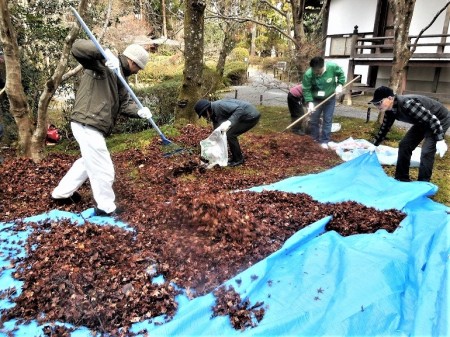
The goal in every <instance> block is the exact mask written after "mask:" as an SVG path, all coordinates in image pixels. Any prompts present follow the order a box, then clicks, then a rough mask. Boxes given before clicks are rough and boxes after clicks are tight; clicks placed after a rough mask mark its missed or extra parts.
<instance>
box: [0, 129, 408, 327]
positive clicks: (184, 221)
mask: <svg viewBox="0 0 450 337" xmlns="http://www.w3.org/2000/svg"><path fill="white" fill-rule="evenodd" d="M209 132H210V130H209V129H204V128H199V127H195V126H187V127H185V128H184V129H183V130H181V135H180V136H179V137H178V138H176V139H174V140H173V141H174V142H175V143H177V144H180V145H182V146H184V147H185V148H186V151H184V152H182V153H180V154H178V155H176V156H173V157H168V158H164V157H163V156H162V151H161V148H160V145H159V140H157V139H155V140H154V142H153V143H152V144H151V146H149V147H148V148H146V149H145V150H136V149H133V150H128V151H125V152H122V153H119V154H114V155H113V161H114V163H115V169H116V183H115V186H114V189H115V191H116V196H117V201H118V204H119V205H120V206H121V207H123V208H125V210H126V211H125V213H123V214H121V220H123V221H125V222H126V223H127V224H129V226H130V227H132V229H133V230H132V231H129V230H126V229H120V228H116V227H111V226H98V225H95V224H92V223H89V221H87V222H86V223H85V224H83V225H74V224H71V223H69V222H68V221H54V220H48V221H43V222H41V223H36V224H31V226H33V229H34V230H33V234H32V235H30V237H29V239H28V242H27V246H26V247H27V256H26V257H25V258H24V259H20V260H13V263H12V265H13V266H14V267H15V268H16V272H15V274H14V277H16V278H18V279H20V280H22V281H24V285H23V291H22V293H21V295H20V296H18V297H17V298H14V299H13V293H14V292H13V291H11V292H10V293H11V294H3V295H4V296H8V297H10V298H11V299H12V301H15V302H16V306H15V307H14V308H12V309H10V310H8V311H6V312H4V313H2V320H7V319H10V318H14V317H15V318H21V319H26V320H29V319H38V320H40V322H52V321H64V322H70V323H73V324H74V325H84V326H88V327H89V328H91V329H93V330H97V331H103V332H108V333H110V334H112V335H120V334H123V333H127V328H128V327H129V326H130V325H131V324H132V323H134V322H138V321H142V320H145V319H152V318H154V317H156V316H160V315H163V314H164V315H166V316H167V319H170V318H171V317H172V316H173V314H174V313H175V312H176V309H177V304H176V302H175V296H176V294H178V291H177V290H175V289H174V287H173V283H175V284H176V285H177V286H179V287H181V288H183V289H185V292H186V294H187V295H188V296H190V297H195V296H199V295H202V294H205V293H207V292H210V291H212V290H214V289H216V288H217V287H218V286H219V285H220V284H222V283H223V282H224V281H225V280H227V279H229V278H231V277H233V276H234V275H236V274H237V273H239V272H240V271H242V270H245V269H247V268H248V267H249V266H251V265H253V264H255V263H256V262H258V261H260V260H262V259H264V258H265V257H267V256H268V255H270V254H271V253H273V252H275V251H276V250H278V249H279V248H280V247H281V246H282V245H283V243H284V242H285V241H286V240H287V239H288V238H289V237H290V236H292V235H293V234H294V233H295V232H297V231H298V230H300V229H302V228H304V227H305V226H308V225H309V224H311V223H313V222H315V221H317V220H319V219H322V218H324V217H325V216H329V215H332V217H333V218H332V220H331V221H330V222H329V223H328V225H327V227H326V230H335V231H337V232H339V233H340V234H341V235H344V236H346V235H353V234H360V233H373V232H375V231H377V230H378V229H385V230H387V231H389V232H392V231H394V230H395V229H396V228H397V226H398V224H399V223H400V221H401V220H402V219H403V217H404V214H402V213H401V212H398V211H396V210H388V211H378V210H376V209H374V208H369V207H366V206H363V205H361V204H358V203H356V202H351V201H348V202H342V203H335V204H323V203H319V202H317V201H315V200H313V199H312V198H311V197H310V196H309V195H306V194H303V193H298V194H290V193H283V192H275V191H271V192H269V191H265V192H261V193H254V192H249V191H245V189H247V188H250V187H253V186H256V185H262V184H269V183H273V182H276V181H279V180H281V179H283V178H287V177H290V176H294V175H304V174H307V173H314V172H319V171H323V170H324V169H326V168H329V167H332V166H334V165H336V164H338V163H339V162H340V159H339V157H337V155H336V154H334V153H333V152H331V151H326V150H323V149H321V148H320V147H319V146H318V145H317V144H316V143H314V142H312V141H311V139H310V138H309V137H307V136H297V135H293V134H289V133H279V134H270V135H264V136H260V135H255V134H251V133H248V134H246V135H244V136H243V137H241V138H242V139H241V146H242V148H243V151H244V153H245V157H246V162H245V165H243V166H240V167H237V168H219V167H216V168H213V169H210V170H205V169H204V167H203V166H201V165H200V163H201V162H200V160H199V157H198V154H199V153H200V149H199V145H198V144H199V142H200V140H202V139H204V138H206V137H207V136H208V134H209ZM75 159H76V157H74V156H69V155H65V154H51V155H50V156H49V157H48V158H47V159H46V160H45V161H44V162H42V163H39V164H35V163H33V162H32V161H30V160H26V159H17V158H7V160H6V161H5V162H4V163H3V164H2V165H0V176H1V177H2V179H1V181H0V191H1V194H0V221H13V222H14V226H15V230H17V231H19V230H23V229H24V227H26V226H30V224H24V223H22V222H21V221H19V220H18V219H20V218H23V217H27V216H31V215H36V214H41V213H43V212H47V211H49V210H51V209H55V208H58V209H61V210H67V211H70V212H75V213H77V212H81V211H83V210H85V209H86V208H89V207H93V206H94V205H95V204H94V201H93V199H92V196H91V191H90V188H89V184H88V183H86V184H85V185H83V186H82V187H81V188H80V190H79V192H80V194H81V195H82V197H83V200H82V202H80V203H78V204H76V205H69V206H58V205H56V204H55V203H53V202H52V200H51V198H50V193H51V191H52V189H53V188H54V187H55V186H56V184H57V182H58V181H59V180H60V179H61V178H62V176H63V175H64V174H65V173H66V172H67V170H68V169H69V167H70V166H71V164H72V163H73V162H74V161H75ZM155 275H163V276H164V280H165V281H164V282H162V283H158V284H154V283H152V282H151V280H152V277H153V276H155ZM221 294H222V293H221ZM222 295H225V294H222ZM245 308H246V307H245V306H244V307H240V309H239V310H241V311H242V310H246V309H245ZM247 309H248V308H247ZM241 313H242V312H241ZM246 315H247V316H248V313H247V314H246ZM246 315H243V316H237V317H246ZM234 321H235V322H234V323H233V325H235V326H236V327H238V328H242V327H246V326H248V324H249V323H248V322H247V323H246V322H245V321H244V318H242V321H241V319H239V318H237V319H236V318H235V319H234ZM121 327H123V328H124V329H123V330H121V332H119V328H121ZM128 335H129V334H128Z"/></svg>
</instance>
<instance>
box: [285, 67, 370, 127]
mask: <svg viewBox="0 0 450 337" xmlns="http://www.w3.org/2000/svg"><path fill="white" fill-rule="evenodd" d="M360 77H361V75H358V76H356V77H355V78H354V79H353V80H351V81H350V82H347V83H346V84H345V85H344V86H343V87H342V89H344V88H345V87H347V86H348V85H350V84H352V83H353V82H355V81H356V80H357V79H358V78H360ZM334 96H336V93H333V94H332V95H330V96H328V97H327V98H326V99H324V100H323V101H322V102H320V103H319V104H317V105H316V106H315V107H314V109H317V108H318V107H320V106H321V105H322V104H324V103H325V102H327V101H328V100H330V99H331V98H333V97H334ZM312 112H313V111H310V112H307V113H305V114H304V115H303V116H302V117H300V118H298V119H297V120H296V121H294V122H292V123H291V124H289V125H288V126H287V127H286V129H284V130H283V131H286V130H287V129H289V128H291V127H293V126H294V125H295V124H297V123H298V122H300V121H301V120H302V119H303V118H305V117H306V116H308V115H310V114H311V113H312Z"/></svg>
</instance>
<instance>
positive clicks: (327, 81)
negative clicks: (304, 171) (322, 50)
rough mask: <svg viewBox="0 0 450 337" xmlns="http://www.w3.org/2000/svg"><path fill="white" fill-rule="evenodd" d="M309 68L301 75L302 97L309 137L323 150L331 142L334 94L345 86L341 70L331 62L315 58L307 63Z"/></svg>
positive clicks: (334, 103) (340, 91)
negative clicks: (308, 114)
mask: <svg viewBox="0 0 450 337" xmlns="http://www.w3.org/2000/svg"><path fill="white" fill-rule="evenodd" d="M309 65H310V68H309V69H308V70H307V71H306V72H305V74H304V75H303V80H302V85H303V97H304V99H305V102H306V105H307V107H308V113H310V114H311V119H310V121H309V123H310V124H309V126H310V130H311V137H312V138H313V139H314V140H315V141H317V142H318V143H320V146H321V147H322V148H324V149H327V148H328V143H329V142H330V141H331V126H332V124H333V115H334V107H335V105H336V98H335V95H334V94H340V93H342V88H343V85H344V84H345V74H344V71H343V70H342V68H341V67H340V66H339V65H337V64H336V63H333V62H329V61H327V62H325V60H324V59H323V58H322V57H320V56H316V57H314V58H313V59H311V61H310V62H309ZM331 95H333V97H332V98H330V99H329V100H328V101H326V102H325V103H324V104H322V105H321V106H320V107H318V108H317V109H316V108H315V107H316V106H317V105H318V104H319V103H321V102H322V101H324V100H325V99H327V98H328V97H330V96H331ZM321 117H322V119H323V122H322V130H320V118H321Z"/></svg>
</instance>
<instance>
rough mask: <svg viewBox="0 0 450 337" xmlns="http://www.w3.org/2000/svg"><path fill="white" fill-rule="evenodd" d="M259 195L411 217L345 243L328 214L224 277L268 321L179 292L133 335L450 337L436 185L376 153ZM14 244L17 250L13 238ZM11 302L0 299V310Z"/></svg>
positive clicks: (3, 282) (35, 329) (446, 219)
mask: <svg viewBox="0 0 450 337" xmlns="http://www.w3.org/2000/svg"><path fill="white" fill-rule="evenodd" d="M263 189H270V190H280V191H287V192H293V193H299V192H302V193H308V194H309V195H311V196H312V197H313V198H315V199H316V200H319V201H321V202H340V201H346V200H353V201H357V202H360V203H362V204H365V205H367V206H371V207H375V208H377V209H380V210H384V209H390V208H396V209H399V210H402V211H404V212H405V213H406V214H407V217H406V218H405V219H404V220H403V221H402V223H401V226H400V227H399V228H398V229H397V230H396V231H395V232H394V233H388V232H386V231H385V230H379V231H377V232H376V233H374V234H360V235H353V236H349V237H341V236H340V235H339V234H337V233H336V232H334V231H331V232H324V228H325V225H326V224H327V222H328V221H329V220H330V217H327V218H324V219H322V220H320V221H318V222H316V223H314V224H311V225H310V226H308V227H307V228H304V229H302V230H300V231H299V232H297V233H296V234H294V235H293V236H292V237H291V238H290V239H289V240H288V241H286V243H285V244H284V246H283V247H282V248H281V249H280V250H279V251H277V252H275V253H273V254H272V255H270V256H269V257H267V258H266V259H264V260H263V261H260V262H259V263H257V264H255V265H254V266H252V267H250V268H249V269H247V270H245V271H244V272H242V273H240V274H239V275H236V276H235V277H234V278H232V279H230V280H228V281H227V282H226V283H225V284H226V285H232V286H233V287H234V288H235V289H236V290H237V291H238V292H239V293H240V295H241V297H242V298H248V299H249V300H250V303H252V304H255V303H256V302H258V301H260V302H264V307H265V309H266V311H265V315H264V318H263V319H262V320H261V322H259V323H258V324H257V326H256V327H254V328H248V329H246V330H244V331H237V330H234V329H233V328H232V326H231V324H230V321H229V319H228V317H214V318H211V315H212V310H211V307H212V306H213V305H214V303H215V298H214V296H213V295H212V294H207V295H205V296H202V297H198V298H195V299H193V300H188V299H187V297H186V296H183V295H180V296H179V297H178V298H177V299H178V301H179V310H178V312H177V314H176V315H175V317H174V318H173V319H172V320H171V321H170V322H167V323H164V324H162V325H159V324H154V321H153V322H141V323H136V324H135V325H133V328H132V331H133V332H136V333H137V332H140V334H139V335H140V336H144V333H143V332H142V331H144V330H147V331H148V332H149V334H150V336H327V335H333V336H448V335H450V332H449V327H448V316H449V313H448V304H449V302H448V281H449V278H448V263H449V256H450V243H449V240H448V238H449V236H448V231H449V228H450V215H449V214H448V212H449V211H450V208H449V207H447V206H445V205H442V204H439V203H436V202H433V201H432V200H430V199H429V198H428V196H430V195H433V194H434V193H436V191H437V187H436V186H435V185H433V184H431V183H425V182H412V183H402V182H398V181H395V180H394V179H392V178H390V177H388V176H387V175H386V174H385V173H384V171H383V169H382V168H381V165H380V164H379V162H378V160H377V157H376V156H373V155H369V154H365V155H362V156H360V157H358V158H355V159H353V160H351V161H349V162H346V163H344V164H341V165H339V166H337V167H335V168H333V169H330V170H328V171H325V172H322V173H319V174H311V175H307V176H303V177H292V178H289V179H285V180H283V181H280V182H278V183H275V184H271V185H267V186H260V187H255V188H252V189H251V190H253V191H261V190H263ZM86 212H88V211H86ZM48 215H51V216H54V217H56V216H68V215H67V214H61V213H58V212H57V211H53V212H51V213H49V214H47V215H43V216H48ZM70 216H74V217H75V218H77V216H75V215H70ZM85 217H86V216H85ZM77 219H78V218H77ZM90 220H91V219H90ZM123 225H124V224H122V226H123ZM9 226H10V225H9ZM1 228H2V231H1V232H0V234H1V235H4V234H5V233H8V224H2V225H1ZM5 235H6V234H5ZM23 235H24V236H26V233H23ZM1 239H2V242H4V241H3V240H4V237H1ZM12 241H14V244H16V245H17V242H18V241H17V240H12ZM11 244H13V243H12V242H11ZM1 258H2V259H4V260H3V261H1V263H2V266H5V265H7V264H8V263H9V260H8V255H7V254H5V253H3V254H2V256H1ZM11 273H12V271H11V269H6V270H4V271H3V272H2V274H1V278H0V288H1V289H3V290H4V289H5V288H8V287H9V286H11V282H17V281H13V279H12V278H11ZM8 283H9V285H8ZM8 305H11V303H8V302H7V300H5V299H3V300H0V308H5V307H8ZM14 323H15V322H7V324H5V327H4V328H3V330H2V331H3V333H0V336H6V332H7V331H8V330H12V328H13V325H14ZM61 324H62V323H61ZM31 335H32V336H39V335H40V336H43V334H42V330H41V327H39V326H38V325H37V324H36V322H32V323H31V324H30V325H19V330H18V331H16V332H15V333H14V336H31ZM72 336H89V332H88V330H87V329H84V328H79V329H78V330H76V331H75V332H74V333H72Z"/></svg>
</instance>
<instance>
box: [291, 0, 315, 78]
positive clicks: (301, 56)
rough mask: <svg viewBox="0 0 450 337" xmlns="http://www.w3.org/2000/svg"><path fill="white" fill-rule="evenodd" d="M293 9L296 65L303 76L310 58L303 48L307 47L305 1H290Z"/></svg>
mask: <svg viewBox="0 0 450 337" xmlns="http://www.w3.org/2000/svg"><path fill="white" fill-rule="evenodd" d="M289 2H290V3H291V7H292V25H293V30H294V37H293V39H294V43H295V65H296V67H297V70H298V71H299V74H300V75H302V74H303V73H304V72H305V70H306V69H305V64H307V61H308V60H309V58H310V55H308V53H305V51H304V50H302V49H303V46H304V45H305V41H306V37H305V30H304V28H303V15H304V11H305V0H290V1H289Z"/></svg>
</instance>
